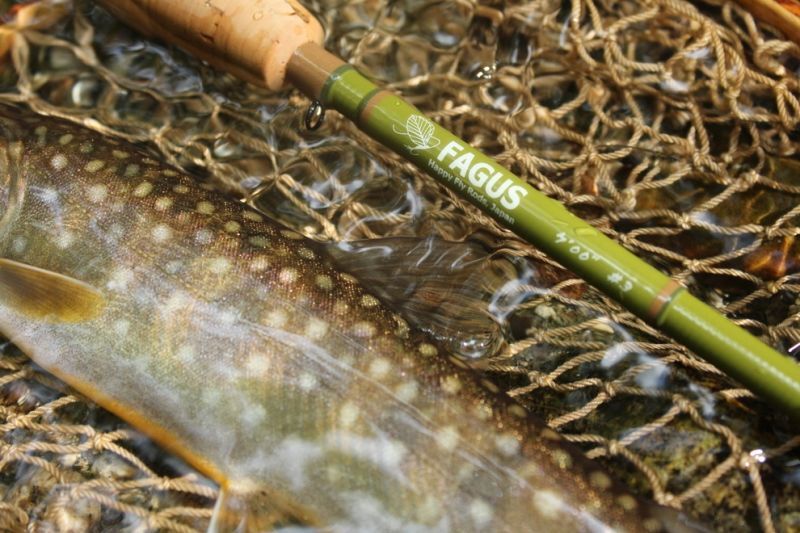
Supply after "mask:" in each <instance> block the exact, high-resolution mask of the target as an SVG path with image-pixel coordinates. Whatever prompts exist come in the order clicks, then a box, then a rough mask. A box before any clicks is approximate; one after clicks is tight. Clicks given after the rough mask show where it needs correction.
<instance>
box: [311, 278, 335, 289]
mask: <svg viewBox="0 0 800 533" xmlns="http://www.w3.org/2000/svg"><path fill="white" fill-rule="evenodd" d="M314 283H316V284H317V287H319V288H320V289H322V290H323V291H329V290H331V289H332V288H333V280H332V279H331V277H330V276H328V275H326V274H319V275H317V277H316V278H314Z"/></svg>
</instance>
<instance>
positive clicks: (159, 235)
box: [151, 224, 172, 242]
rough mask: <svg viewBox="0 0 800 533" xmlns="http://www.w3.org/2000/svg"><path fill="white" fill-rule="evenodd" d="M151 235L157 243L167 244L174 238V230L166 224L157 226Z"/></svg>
mask: <svg viewBox="0 0 800 533" xmlns="http://www.w3.org/2000/svg"><path fill="white" fill-rule="evenodd" d="M151 234H152V236H153V240H154V241H155V242H167V241H168V240H170V238H172V228H170V227H169V226H167V225H166V224H157V225H156V226H155V227H154V228H153V231H152V232H151Z"/></svg>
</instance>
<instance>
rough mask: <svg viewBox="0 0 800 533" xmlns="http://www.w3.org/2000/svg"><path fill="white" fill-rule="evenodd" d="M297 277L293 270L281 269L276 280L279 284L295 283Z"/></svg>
mask: <svg viewBox="0 0 800 533" xmlns="http://www.w3.org/2000/svg"><path fill="white" fill-rule="evenodd" d="M298 275H299V274H298V273H297V270H295V269H294V268H284V269H281V271H280V273H279V274H278V280H280V282H281V283H287V284H288V283H294V282H295V281H297V277H298Z"/></svg>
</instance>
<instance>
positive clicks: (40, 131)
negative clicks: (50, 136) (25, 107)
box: [33, 126, 47, 137]
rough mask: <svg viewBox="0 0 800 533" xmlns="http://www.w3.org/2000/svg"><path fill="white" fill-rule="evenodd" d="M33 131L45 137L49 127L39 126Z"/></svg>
mask: <svg viewBox="0 0 800 533" xmlns="http://www.w3.org/2000/svg"><path fill="white" fill-rule="evenodd" d="M33 132H34V133H35V134H36V135H38V136H39V137H44V136H45V135H47V127H46V126H37V127H36V129H35V130H33Z"/></svg>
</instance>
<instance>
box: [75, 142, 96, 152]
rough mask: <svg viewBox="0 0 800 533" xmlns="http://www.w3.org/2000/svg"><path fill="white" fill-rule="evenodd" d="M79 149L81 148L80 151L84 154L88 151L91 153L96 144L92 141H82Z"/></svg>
mask: <svg viewBox="0 0 800 533" xmlns="http://www.w3.org/2000/svg"><path fill="white" fill-rule="evenodd" d="M78 150H80V152H81V153H82V154H88V153H91V152H93V151H94V144H92V143H90V142H86V143H82V144H81V145H80V146H79V147H78Z"/></svg>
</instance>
